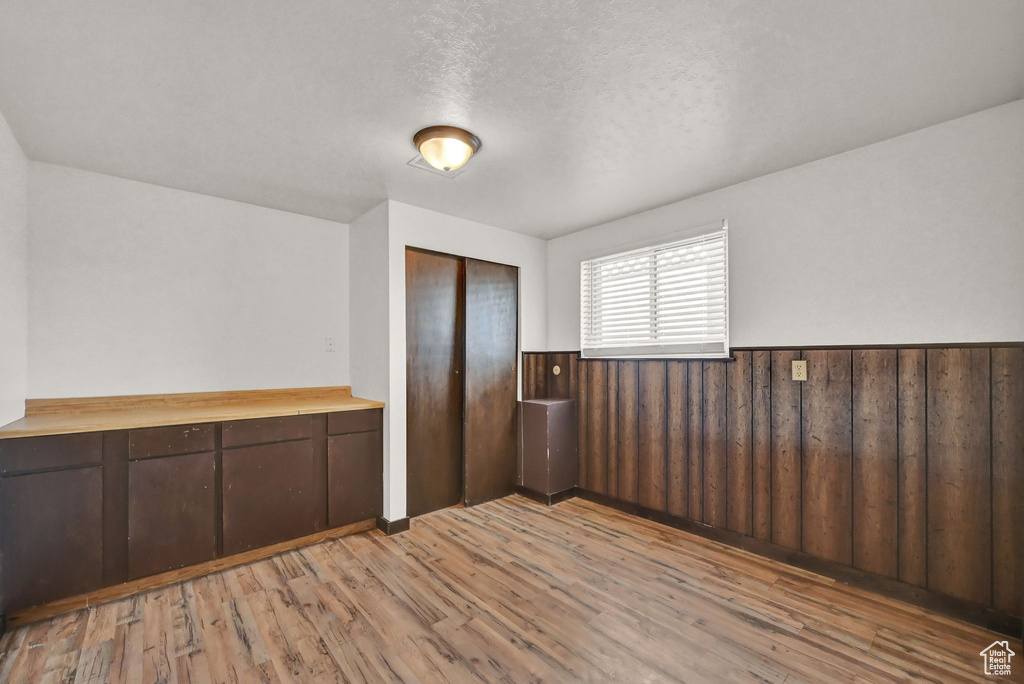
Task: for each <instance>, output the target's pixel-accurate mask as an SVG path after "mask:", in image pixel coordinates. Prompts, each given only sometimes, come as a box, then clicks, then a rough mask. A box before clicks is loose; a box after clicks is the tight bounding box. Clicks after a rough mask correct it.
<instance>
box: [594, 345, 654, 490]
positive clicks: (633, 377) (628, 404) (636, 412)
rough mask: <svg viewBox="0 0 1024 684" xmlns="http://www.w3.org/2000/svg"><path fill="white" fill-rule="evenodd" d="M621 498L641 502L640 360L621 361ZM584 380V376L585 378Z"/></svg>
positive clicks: (619, 431) (619, 429)
mask: <svg viewBox="0 0 1024 684" xmlns="http://www.w3.org/2000/svg"><path fill="white" fill-rule="evenodd" d="M618 364H619V415H618V421H619V427H618V433H619V498H620V499H622V500H623V501H629V502H631V503H636V502H637V501H639V496H640V490H639V468H640V462H639V459H640V454H639V449H640V434H639V425H638V423H639V420H640V406H639V404H640V379H639V364H638V363H637V362H636V361H619V362H618ZM581 379H582V378H581Z"/></svg>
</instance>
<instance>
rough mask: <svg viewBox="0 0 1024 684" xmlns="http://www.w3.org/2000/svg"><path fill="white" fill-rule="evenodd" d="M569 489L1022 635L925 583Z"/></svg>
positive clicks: (1005, 620) (1009, 619) (1011, 618)
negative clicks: (868, 570) (928, 588)
mask: <svg viewBox="0 0 1024 684" xmlns="http://www.w3.org/2000/svg"><path fill="white" fill-rule="evenodd" d="M573 495H574V496H578V497H579V498H581V499H584V500H586V501H590V502H592V503H596V504H599V505H601V506H607V507H608V508H614V509H615V510H617V511H621V512H623V513H628V514H630V515H635V516H637V517H639V518H644V519H645V520H651V521H653V522H656V523H661V524H662V525H668V526H669V527H674V528H676V529H678V530H682V531H684V532H689V533H690V534H695V535H697V536H699V537H704V538H705V539H711V540H713V541H717V542H721V543H722V544H727V545H728V546H732V547H735V548H738V549H743V550H744V551H750V552H751V553H755V554H757V555H759V556H764V557H765V558H770V559H772V560H775V561H779V562H780V563H786V564H787V565H792V566H794V567H797V568H800V569H802V570H808V571H810V572H814V573H817V574H819V575H824V576H825V577H830V578H832V579H834V580H836V581H837V582H842V583H844V584H849V585H851V586H855V587H858V588H860V589H866V590H868V591H872V592H874V593H876V594H880V595H882V596H886V597H889V598H894V599H896V600H899V601H903V602H904V603H909V604H911V605H914V606H918V607H921V608H926V609H927V610H931V611H934V612H936V613H941V614H943V615H948V616H949V617H952V618H956V619H957V620H963V621H964V622H970V623H971V624H975V625H979V626H981V627H984V628H986V629H990V630H992V631H994V632H999V633H1000V634H1005V635H1007V636H1011V637H1014V638H1017V637H1021V636H1022V635H1024V619H1022V618H1021V617H1019V616H1016V615H1011V614H1009V613H1004V612H1002V611H998V610H995V609H993V608H988V607H986V606H982V605H979V604H976V603H971V602H970V601H964V600H963V599H958V598H953V597H952V596H945V595H942V594H936V593H934V592H930V591H928V590H927V589H922V588H921V587H915V586H913V585H911V584H907V583H905V582H900V581H899V580H894V579H892V578H890V577H883V576H881V575H876V574H874V573H870V572H866V571H864V570H858V569H857V568H854V567H851V566H849V565H844V564H843V563H838V562H836V561H830V560H825V559H823V558H817V557H815V556H811V555H809V554H806V553H803V552H802V551H794V550H793V549H787V548H785V547H783V546H778V545H777V544H772V543H770V542H765V541H761V540H759V539H754V538H753V537H747V536H745V535H742V534H740V533H738V532H733V531H731V530H723V529H722V528H720V527H712V526H710V525H705V524H703V523H698V522H694V521H693V520H689V519H686V518H679V517H676V516H674V515H669V514H668V513H663V512H661V511H656V510H654V509H651V508H645V507H644V506H640V505H638V504H634V503H630V502H628V501H622V500H620V499H614V498H612V497H610V496H607V495H605V494H598V493H597V492H591V491H588V490H586V489H580V488H579V487H576V488H575V489H574V490H573Z"/></svg>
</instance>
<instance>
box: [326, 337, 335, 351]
mask: <svg viewBox="0 0 1024 684" xmlns="http://www.w3.org/2000/svg"><path fill="white" fill-rule="evenodd" d="M325 340H326V342H327V352H328V353H330V352H333V351H334V338H333V337H328V338H325Z"/></svg>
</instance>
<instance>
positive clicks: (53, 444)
mask: <svg viewBox="0 0 1024 684" xmlns="http://www.w3.org/2000/svg"><path fill="white" fill-rule="evenodd" d="M102 460H103V433H102V432H83V433H79V434H74V435H47V436H45V437H21V438H18V439H4V440H0V475H11V474H14V473H18V472H25V471H32V470H46V469H48V468H69V467H72V466H84V465H97V464H99V463H100V462H101V461H102Z"/></svg>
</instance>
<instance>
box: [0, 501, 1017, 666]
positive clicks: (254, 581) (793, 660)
mask: <svg viewBox="0 0 1024 684" xmlns="http://www.w3.org/2000/svg"><path fill="white" fill-rule="evenodd" d="M996 638H997V635H996V634H994V633H991V632H987V631H985V630H982V629H979V628H977V627H973V626H970V625H967V624H964V623H961V622H957V621H955V620H951V619H948V618H945V617H942V616H938V615H934V614H931V613H928V612H926V611H924V610H921V609H918V608H915V607H912V606H909V605H906V604H902V603H900V602H897V601H893V600H890V599H886V598H882V597H879V596H876V595H873V594H871V593H868V592H865V591H861V590H858V589H854V588H851V587H848V586H845V585H841V584H838V583H836V582H834V581H832V580H830V579H826V578H823V577H820V576H818V575H814V574H811V573H808V572H803V571H801V570H797V569H794V568H791V567H789V566H786V565H783V564H780V563H776V562H774V561H770V560H766V559H762V558H759V557H757V556H754V555H752V554H748V553H746V552H743V551H738V550H735V549H732V548H730V547H727V546H723V545H721V544H717V543H714V542H710V541H707V540H705V539H702V538H699V537H694V536H692V535H689V534H686V533H684V532H680V531H678V530H674V529H671V528H667V527H663V526H661V525H657V524H655V523H651V522H648V521H645V520H641V519H638V518H633V517H630V516H626V515H624V514H621V513H618V512H616V511H613V510H609V509H606V508H602V507H600V506H597V505H595V504H591V503H587V502H583V501H581V500H578V499H577V500H573V501H568V502H564V503H561V504H558V505H556V506H554V507H552V508H545V507H543V506H540V505H538V504H535V503H533V502H531V501H528V500H526V499H523V498H521V497H509V498H506V499H502V500H500V501H494V502H491V503H488V504H484V505H482V506H478V507H475V508H472V509H464V508H455V509H449V510H446V511H441V512H438V513H435V514H432V515H428V516H424V517H422V518H417V519H416V520H414V521H413V526H412V529H411V530H410V531H409V532H405V533H403V534H400V535H397V536H394V537H385V536H384V535H382V534H380V533H379V532H376V531H374V532H371V533H364V534H359V535H356V536H352V537H347V538H344V539H339V540H335V541H329V542H325V543H322V544H317V545H316V546H311V547H307V548H305V549H301V550H299V551H293V552H289V553H286V554H284V555H281V556H277V557H274V558H271V559H267V560H264V561H260V562H258V563H254V564H253V565H249V566H245V567H240V568H235V569H232V570H227V571H224V572H221V573H219V574H216V575H210V576H207V577H202V578H199V579H196V580H192V581H189V582H185V583H182V584H179V585H175V586H172V587H168V588H165V589H160V590H156V591H152V592H150V593H148V594H145V595H141V596H136V597H133V598H128V599H122V600H120V601H116V602H112V603H108V604H104V605H100V606H95V607H92V608H90V609H88V610H83V611H79V612H77V613H74V614H70V615H66V616H63V617H58V618H54V619H52V620H49V621H46V622H40V623H36V624H31V625H26V626H24V627H20V628H18V629H16V630H14V631H13V632H11V633H9V634H8V635H6V636H5V637H4V639H3V641H2V642H0V681H4V682H8V681H9V682H43V683H46V682H332V681H346V680H347V681H360V682H361V681H381V680H388V681H407V682H414V681H424V682H441V681H451V682H469V681H503V682H526V681H542V680H543V681H554V682H565V681H572V680H584V681H616V682H660V681H680V680H682V681H691V682H701V681H731V682H744V681H756V682H879V681H905V680H908V679H912V678H914V679H922V680H927V681H935V682H952V681H985V680H984V678H983V677H982V676H981V672H982V670H981V658H980V656H979V655H978V652H979V651H981V650H982V648H984V647H985V646H987V645H988V644H989V643H991V642H992V641H994V640H995V639H996ZM1017 652H1018V653H1024V651H1022V650H1018V651H1017ZM1022 657H1024V656H1022ZM1020 667H1021V669H1020V670H1018V672H1020V671H1021V670H1024V664H1022V665H1021V666H1020ZM1004 681H1005V680H1004Z"/></svg>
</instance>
